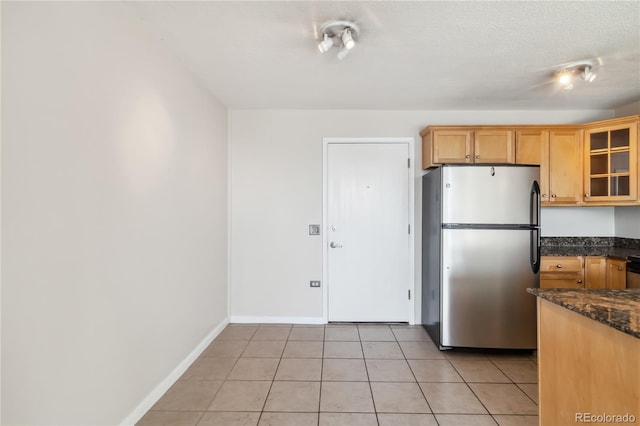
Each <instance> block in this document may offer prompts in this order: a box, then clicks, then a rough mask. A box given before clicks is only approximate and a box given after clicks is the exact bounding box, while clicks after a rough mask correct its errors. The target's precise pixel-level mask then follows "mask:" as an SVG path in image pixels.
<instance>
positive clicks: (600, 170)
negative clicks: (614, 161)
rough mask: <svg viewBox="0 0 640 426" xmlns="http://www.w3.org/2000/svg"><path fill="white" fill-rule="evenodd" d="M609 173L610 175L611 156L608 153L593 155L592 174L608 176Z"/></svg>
mask: <svg viewBox="0 0 640 426" xmlns="http://www.w3.org/2000/svg"><path fill="white" fill-rule="evenodd" d="M607 173H609V156H608V155H607V154H606V153H604V154H597V155H592V156H591V170H590V174H592V175H606V174H607Z"/></svg>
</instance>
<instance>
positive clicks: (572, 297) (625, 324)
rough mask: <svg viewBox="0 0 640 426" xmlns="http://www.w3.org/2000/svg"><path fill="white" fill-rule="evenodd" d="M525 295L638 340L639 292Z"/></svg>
mask: <svg viewBox="0 0 640 426" xmlns="http://www.w3.org/2000/svg"><path fill="white" fill-rule="evenodd" d="M527 292H529V293H531V294H533V295H535V296H538V297H540V298H542V299H545V300H548V301H550V302H552V303H555V304H556V305H560V306H563V307H565V308H567V309H569V310H570V311H573V312H576V313H578V314H580V315H584V316H585V317H587V318H591V319H593V320H595V321H598V322H600V323H602V324H605V325H608V326H609V327H612V328H615V329H616V330H620V331H622V332H623V333H626V334H630V335H631V336H634V337H636V338H638V339H640V289H624V290H589V289H577V290H573V289H563V288H528V289H527Z"/></svg>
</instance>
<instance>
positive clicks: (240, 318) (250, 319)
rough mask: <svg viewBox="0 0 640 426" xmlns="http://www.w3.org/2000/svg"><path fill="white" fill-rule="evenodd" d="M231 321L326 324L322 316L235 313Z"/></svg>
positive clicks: (241, 322)
mask: <svg viewBox="0 0 640 426" xmlns="http://www.w3.org/2000/svg"><path fill="white" fill-rule="evenodd" d="M229 322H232V323H239V324H247V323H250V324H269V323H270V324H325V323H326V321H324V319H323V318H322V317H254V316H246V315H234V316H232V317H231V318H230V319H229Z"/></svg>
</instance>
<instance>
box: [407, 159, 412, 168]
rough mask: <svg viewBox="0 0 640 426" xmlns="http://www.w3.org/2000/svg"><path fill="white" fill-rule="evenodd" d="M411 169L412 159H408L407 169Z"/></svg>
mask: <svg viewBox="0 0 640 426" xmlns="http://www.w3.org/2000/svg"><path fill="white" fill-rule="evenodd" d="M410 168H411V158H407V169H410Z"/></svg>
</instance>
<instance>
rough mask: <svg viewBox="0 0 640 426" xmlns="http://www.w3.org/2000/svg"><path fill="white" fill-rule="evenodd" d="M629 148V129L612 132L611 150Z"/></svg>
mask: <svg viewBox="0 0 640 426" xmlns="http://www.w3.org/2000/svg"><path fill="white" fill-rule="evenodd" d="M626 146H629V129H618V130H612V131H611V148H612V149H613V148H622V147H626Z"/></svg>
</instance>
